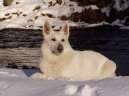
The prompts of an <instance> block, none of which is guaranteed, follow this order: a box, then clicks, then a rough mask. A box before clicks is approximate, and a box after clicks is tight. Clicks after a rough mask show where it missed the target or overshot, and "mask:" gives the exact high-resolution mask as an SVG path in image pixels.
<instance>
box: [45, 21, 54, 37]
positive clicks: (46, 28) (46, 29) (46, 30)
mask: <svg viewBox="0 0 129 96" xmlns="http://www.w3.org/2000/svg"><path fill="white" fill-rule="evenodd" d="M51 31H52V27H51V25H50V23H49V22H48V21H45V23H44V25H43V35H48V34H50V32H51Z"/></svg>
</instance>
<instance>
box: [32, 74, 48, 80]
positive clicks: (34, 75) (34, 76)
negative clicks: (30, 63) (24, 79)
mask: <svg viewBox="0 0 129 96" xmlns="http://www.w3.org/2000/svg"><path fill="white" fill-rule="evenodd" d="M31 77H32V78H44V79H47V78H48V77H47V76H46V75H45V74H42V73H35V74H33V75H31Z"/></svg>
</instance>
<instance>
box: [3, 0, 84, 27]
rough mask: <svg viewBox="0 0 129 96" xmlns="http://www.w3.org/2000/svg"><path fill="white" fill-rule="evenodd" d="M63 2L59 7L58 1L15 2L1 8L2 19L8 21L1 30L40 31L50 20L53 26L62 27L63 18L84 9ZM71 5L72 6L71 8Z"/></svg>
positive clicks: (33, 0) (29, 0)
mask: <svg viewBox="0 0 129 96" xmlns="http://www.w3.org/2000/svg"><path fill="white" fill-rule="evenodd" d="M62 1H63V2H62V3H61V4H60V5H59V4H58V3H56V0H14V2H13V3H12V5H10V6H7V7H4V6H2V7H1V10H0V18H1V19H2V18H5V19H6V20H4V21H1V23H0V29H3V28H26V29H32V28H34V29H40V28H41V27H42V25H43V23H44V21H45V20H49V21H50V22H51V23H52V24H53V25H55V24H54V23H55V22H56V24H57V23H58V25H59V26H58V27H60V26H61V24H63V23H64V21H62V20H60V17H61V16H69V15H70V14H72V13H74V12H78V13H80V12H82V11H83V9H84V8H83V7H79V6H77V3H75V2H74V3H72V2H70V1H69V0H62ZM16 2H19V4H16ZM69 2H70V3H69ZM0 4H2V2H0ZM70 4H71V5H72V6H69V5H70ZM23 6H24V7H23ZM36 8H37V9H36Z"/></svg>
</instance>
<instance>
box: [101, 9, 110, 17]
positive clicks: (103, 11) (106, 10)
mask: <svg viewBox="0 0 129 96" xmlns="http://www.w3.org/2000/svg"><path fill="white" fill-rule="evenodd" d="M101 12H102V13H106V15H107V17H109V13H110V7H104V8H102V9H101Z"/></svg>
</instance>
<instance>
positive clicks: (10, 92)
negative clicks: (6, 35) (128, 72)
mask: <svg viewBox="0 0 129 96" xmlns="http://www.w3.org/2000/svg"><path fill="white" fill-rule="evenodd" d="M37 71H38V70H33V69H24V70H20V69H2V68H1V69H0V96H129V91H128V90H129V81H128V80H129V77H117V78H112V79H108V78H107V79H104V80H99V81H66V80H47V79H34V78H31V77H29V76H30V75H32V74H33V73H35V72H37ZM12 74H13V75H15V76H13V75H12Z"/></svg>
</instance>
